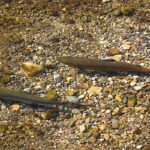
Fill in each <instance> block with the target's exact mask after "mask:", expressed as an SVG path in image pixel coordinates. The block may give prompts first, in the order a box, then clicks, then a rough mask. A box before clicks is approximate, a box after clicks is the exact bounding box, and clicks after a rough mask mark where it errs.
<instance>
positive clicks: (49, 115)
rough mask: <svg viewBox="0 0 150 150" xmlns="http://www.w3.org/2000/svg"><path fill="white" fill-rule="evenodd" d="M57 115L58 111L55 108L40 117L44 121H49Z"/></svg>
mask: <svg viewBox="0 0 150 150" xmlns="http://www.w3.org/2000/svg"><path fill="white" fill-rule="evenodd" d="M57 115H58V110H57V109H55V108H52V109H49V110H47V111H44V112H42V113H41V117H42V118H43V119H45V120H49V119H51V118H56V117H57Z"/></svg>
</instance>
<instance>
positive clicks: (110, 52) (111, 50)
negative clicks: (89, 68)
mask: <svg viewBox="0 0 150 150" xmlns="http://www.w3.org/2000/svg"><path fill="white" fill-rule="evenodd" d="M120 53H121V52H120V51H119V50H118V49H114V48H113V49H109V50H108V52H107V54H108V55H110V56H113V55H118V54H120Z"/></svg>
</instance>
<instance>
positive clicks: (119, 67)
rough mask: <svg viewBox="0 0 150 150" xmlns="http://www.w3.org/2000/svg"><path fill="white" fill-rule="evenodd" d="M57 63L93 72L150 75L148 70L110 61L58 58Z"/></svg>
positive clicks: (138, 66)
mask: <svg viewBox="0 0 150 150" xmlns="http://www.w3.org/2000/svg"><path fill="white" fill-rule="evenodd" d="M58 61H60V62H61V63H64V64H67V65H69V66H72V67H77V68H81V69H89V70H94V71H108V72H111V71H112V72H136V73H144V74H148V75H150V69H146V68H143V67H141V66H140V65H133V64H129V63H125V62H117V61H112V60H95V59H89V58H85V57H70V56H67V57H58Z"/></svg>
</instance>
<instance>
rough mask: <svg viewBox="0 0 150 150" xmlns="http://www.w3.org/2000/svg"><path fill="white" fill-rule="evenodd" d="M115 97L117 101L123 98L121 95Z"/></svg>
mask: <svg viewBox="0 0 150 150" xmlns="http://www.w3.org/2000/svg"><path fill="white" fill-rule="evenodd" d="M115 98H116V100H117V101H118V102H122V99H123V97H122V95H116V97H115Z"/></svg>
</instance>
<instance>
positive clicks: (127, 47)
mask: <svg viewBox="0 0 150 150" xmlns="http://www.w3.org/2000/svg"><path fill="white" fill-rule="evenodd" d="M122 48H123V49H124V50H129V49H130V43H124V44H122Z"/></svg>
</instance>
